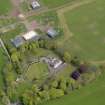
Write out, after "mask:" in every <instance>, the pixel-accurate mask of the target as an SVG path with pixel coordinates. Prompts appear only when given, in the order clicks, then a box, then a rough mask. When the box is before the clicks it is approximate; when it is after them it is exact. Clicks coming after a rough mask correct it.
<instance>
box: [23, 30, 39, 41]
mask: <svg viewBox="0 0 105 105" xmlns="http://www.w3.org/2000/svg"><path fill="white" fill-rule="evenodd" d="M36 36H38V34H37V33H36V32H35V31H30V32H28V33H26V34H24V35H23V38H24V39H25V40H26V41H27V40H30V39H33V38H35V37H36Z"/></svg>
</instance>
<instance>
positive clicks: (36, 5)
mask: <svg viewBox="0 0 105 105" xmlns="http://www.w3.org/2000/svg"><path fill="white" fill-rule="evenodd" d="M31 7H32V9H37V8H39V7H40V4H39V2H38V1H37V0H35V1H33V2H32V3H31Z"/></svg>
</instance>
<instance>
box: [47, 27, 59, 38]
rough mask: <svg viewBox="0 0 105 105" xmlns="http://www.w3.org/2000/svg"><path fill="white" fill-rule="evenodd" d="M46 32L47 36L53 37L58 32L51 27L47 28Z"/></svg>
mask: <svg viewBox="0 0 105 105" xmlns="http://www.w3.org/2000/svg"><path fill="white" fill-rule="evenodd" d="M47 34H48V36H50V37H52V38H54V37H55V36H57V35H58V32H57V31H56V30H54V29H53V28H50V29H48V30H47Z"/></svg>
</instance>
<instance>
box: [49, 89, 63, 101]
mask: <svg viewBox="0 0 105 105" xmlns="http://www.w3.org/2000/svg"><path fill="white" fill-rule="evenodd" d="M49 94H50V97H51V98H52V99H53V98H59V97H61V96H63V95H64V91H63V90H62V89H55V88H51V89H50V90H49Z"/></svg>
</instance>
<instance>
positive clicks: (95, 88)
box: [42, 72, 105, 105]
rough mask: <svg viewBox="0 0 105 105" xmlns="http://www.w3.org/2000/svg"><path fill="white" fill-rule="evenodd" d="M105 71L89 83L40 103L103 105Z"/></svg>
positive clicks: (104, 101)
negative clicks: (57, 97) (54, 98)
mask: <svg viewBox="0 0 105 105" xmlns="http://www.w3.org/2000/svg"><path fill="white" fill-rule="evenodd" d="M104 81H105V72H104V74H103V75H101V76H100V77H99V78H97V80H95V81H94V82H93V83H91V84H90V85H88V86H86V87H83V88H81V89H80V90H76V91H74V92H72V93H71V94H69V95H67V96H64V97H62V98H60V99H56V100H52V101H48V102H46V103H44V104H42V105H105V82H104Z"/></svg>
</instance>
